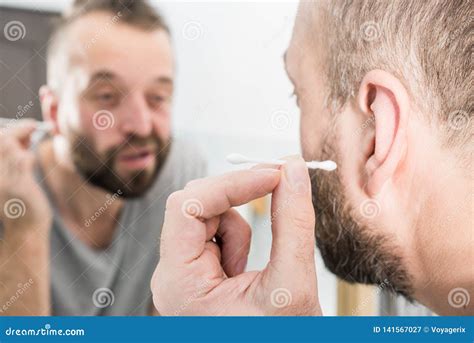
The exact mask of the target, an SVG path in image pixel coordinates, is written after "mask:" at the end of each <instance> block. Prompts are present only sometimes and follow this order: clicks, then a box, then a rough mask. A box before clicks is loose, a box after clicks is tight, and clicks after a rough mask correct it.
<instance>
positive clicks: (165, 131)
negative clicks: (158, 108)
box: [153, 113, 171, 141]
mask: <svg viewBox="0 0 474 343" xmlns="http://www.w3.org/2000/svg"><path fill="white" fill-rule="evenodd" d="M153 130H154V131H155V133H156V134H157V135H158V137H161V138H162V139H163V140H165V141H167V140H169V139H170V137H171V116H170V114H169V113H163V114H159V115H156V116H155V118H154V120H153Z"/></svg>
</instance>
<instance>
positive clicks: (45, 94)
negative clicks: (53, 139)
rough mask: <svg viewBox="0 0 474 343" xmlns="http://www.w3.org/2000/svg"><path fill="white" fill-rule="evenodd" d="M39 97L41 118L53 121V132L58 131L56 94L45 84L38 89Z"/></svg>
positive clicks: (56, 132)
mask: <svg viewBox="0 0 474 343" xmlns="http://www.w3.org/2000/svg"><path fill="white" fill-rule="evenodd" d="M39 99H40V103H41V112H42V114H43V120H44V121H48V122H51V123H53V130H52V133H53V134H58V133H59V126H58V100H57V97H56V94H55V93H54V92H53V91H52V90H51V89H50V88H49V87H48V86H46V85H43V86H41V87H40V89H39Z"/></svg>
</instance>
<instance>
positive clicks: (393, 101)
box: [357, 70, 410, 196]
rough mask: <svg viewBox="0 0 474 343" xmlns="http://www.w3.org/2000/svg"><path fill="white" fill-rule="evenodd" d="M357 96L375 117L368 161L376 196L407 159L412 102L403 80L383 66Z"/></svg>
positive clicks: (372, 193)
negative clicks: (383, 68)
mask: <svg viewBox="0 0 474 343" xmlns="http://www.w3.org/2000/svg"><path fill="white" fill-rule="evenodd" d="M357 100H358V104H359V107H360V109H361V111H362V112H363V113H364V114H366V115H367V116H368V117H371V116H374V118H375V135H374V140H373V141H372V145H373V146H372V147H371V149H372V150H371V151H372V153H371V154H370V155H369V157H368V158H367V161H366V165H365V170H366V173H367V188H366V191H367V193H368V194H369V195H370V196H375V195H377V194H378V193H379V192H380V191H381V189H382V188H383V186H384V185H385V184H386V182H387V181H389V180H390V179H392V178H393V177H394V176H395V173H396V170H397V167H398V166H399V165H400V163H402V162H403V159H404V156H405V150H406V145H407V137H406V129H407V121H408V115H409V113H410V106H409V105H410V103H409V98H408V93H407V91H406V89H405V87H404V86H403V84H402V83H401V82H400V81H399V80H398V79H397V78H396V77H395V76H393V75H392V74H390V73H387V72H385V71H382V70H372V71H370V72H369V73H367V74H366V76H365V77H364V79H363V80H362V84H361V87H360V90H359V94H358V99H357Z"/></svg>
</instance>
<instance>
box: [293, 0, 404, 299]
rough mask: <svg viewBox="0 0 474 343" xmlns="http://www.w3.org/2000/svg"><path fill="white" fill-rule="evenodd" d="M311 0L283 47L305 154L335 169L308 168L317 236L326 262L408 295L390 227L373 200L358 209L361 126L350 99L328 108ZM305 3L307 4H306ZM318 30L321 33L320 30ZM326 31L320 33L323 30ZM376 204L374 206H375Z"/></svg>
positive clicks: (353, 277) (346, 275)
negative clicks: (376, 219) (376, 220)
mask: <svg viewBox="0 0 474 343" xmlns="http://www.w3.org/2000/svg"><path fill="white" fill-rule="evenodd" d="M311 6H312V5H308V4H306V3H305V2H302V4H301V5H300V8H299V12H298V16H297V19H296V23H295V28H294V31H293V37H292V41H291V43H290V46H289V48H288V50H287V52H286V56H285V60H286V69H287V73H288V75H289V78H290V79H291V80H292V83H293V84H294V86H295V94H296V95H297V99H298V100H297V101H298V106H299V107H300V110H301V118H300V119H301V122H300V135H301V145H302V150H303V156H304V158H305V160H326V159H331V160H334V161H336V162H337V164H338V169H337V170H336V171H335V172H325V171H310V176H311V182H312V191H313V203H314V208H315V212H316V228H315V230H316V232H315V233H316V242H317V245H318V247H319V249H320V250H321V254H322V256H323V259H324V261H325V264H326V266H327V267H328V268H329V269H330V270H331V271H332V272H334V273H335V274H336V275H338V276H339V277H341V278H343V279H345V280H347V281H350V282H361V283H371V284H383V285H384V287H386V288H387V289H391V290H394V291H396V292H398V293H401V294H403V295H405V296H406V297H408V298H410V296H411V294H412V284H411V279H410V277H409V274H408V272H407V270H406V269H405V265H404V264H405V262H404V261H403V259H402V258H401V255H400V253H399V251H400V249H399V247H398V245H396V244H395V243H394V240H392V237H391V235H390V233H389V232H387V231H385V230H384V229H383V228H382V226H381V227H374V225H373V223H372V222H371V221H370V220H369V219H370V211H372V210H374V209H373V208H372V209H371V208H370V205H371V204H368V207H367V208H364V209H362V210H361V209H360V206H359V201H358V200H357V199H358V196H357V194H358V193H360V189H362V188H363V185H362V186H361V185H360V184H358V180H357V177H356V175H357V173H355V172H353V169H354V168H355V166H356V165H357V162H356V160H357V159H360V158H362V157H360V156H361V155H363V154H364V153H366V152H363V151H361V150H363V148H362V147H363V145H362V144H361V145H358V144H357V143H355V142H354V141H352V140H351V138H347V137H354V132H357V131H358V129H359V127H358V126H357V125H356V123H357V120H355V119H353V118H356V117H357V116H358V115H359V114H358V112H357V109H356V108H355V106H353V105H352V104H350V103H348V104H347V105H346V106H344V108H343V109H342V110H341V111H339V112H338V113H332V111H331V109H330V107H329V104H327V103H326V96H327V94H328V89H327V87H326V81H325V80H324V69H323V68H324V63H325V62H324V55H323V47H322V46H321V42H320V40H319V38H318V36H317V32H318V31H321V30H318V29H316V28H315V26H316V25H317V19H316V18H314V14H311V13H312V11H313V9H311V8H310V7H311ZM305 7H307V8H305ZM320 34H321V33H320ZM322 34H324V33H322ZM375 210H376V209H375Z"/></svg>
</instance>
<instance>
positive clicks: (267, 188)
mask: <svg viewBox="0 0 474 343" xmlns="http://www.w3.org/2000/svg"><path fill="white" fill-rule="evenodd" d="M279 180H280V171H279V170H277V169H260V170H241V171H235V172H230V173H226V174H223V175H220V176H215V177H209V178H205V179H201V180H196V181H193V182H192V183H191V184H190V185H189V186H187V187H186V188H185V189H184V190H182V191H178V192H175V193H173V194H171V195H170V197H169V198H168V201H167V203H166V211H165V219H164V224H163V229H162V249H164V251H166V254H165V255H164V256H163V257H165V258H170V259H173V260H174V261H180V262H190V261H192V260H194V259H196V258H198V257H199V256H200V255H201V254H202V252H203V251H204V246H205V243H206V240H207V236H208V235H207V234H206V221H207V220H209V219H211V218H213V217H216V216H219V215H221V214H223V213H224V212H226V211H227V210H228V209H230V208H231V207H234V206H239V205H243V204H246V203H248V202H249V201H251V200H254V199H258V198H260V197H262V196H264V195H266V194H268V193H270V192H272V191H273V189H275V187H276V186H277V185H278V182H279ZM215 230H217V227H216V228H215ZM213 234H215V232H214V233H211V235H213Z"/></svg>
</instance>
